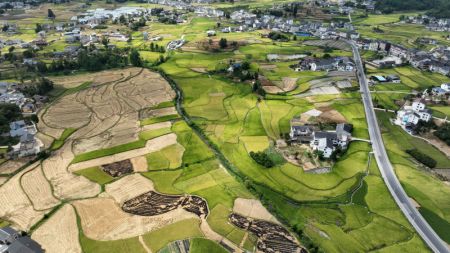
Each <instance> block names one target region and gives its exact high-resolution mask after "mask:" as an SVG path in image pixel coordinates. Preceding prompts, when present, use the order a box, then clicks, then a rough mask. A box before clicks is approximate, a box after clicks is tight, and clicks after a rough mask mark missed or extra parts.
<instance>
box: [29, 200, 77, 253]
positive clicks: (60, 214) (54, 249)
mask: <svg viewBox="0 0 450 253" xmlns="http://www.w3.org/2000/svg"><path fill="white" fill-rule="evenodd" d="M31 238H33V239H34V240H36V241H37V242H38V243H39V244H41V245H42V248H43V249H44V250H45V252H47V253H61V252H66V253H81V252H82V251H81V246H80V243H79V241H78V226H77V217H76V215H75V210H74V208H73V206H72V205H69V204H66V205H64V206H63V207H62V208H61V209H59V210H58V211H57V212H56V213H55V214H54V215H53V216H52V217H50V219H48V220H47V221H46V222H45V223H44V224H42V225H41V226H40V227H39V228H38V229H37V230H36V231H34V233H33V234H32V235H31Z"/></svg>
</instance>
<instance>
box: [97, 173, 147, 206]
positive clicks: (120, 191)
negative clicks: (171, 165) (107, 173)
mask: <svg viewBox="0 0 450 253" xmlns="http://www.w3.org/2000/svg"><path fill="white" fill-rule="evenodd" d="M153 189H154V187H153V183H152V181H150V180H149V179H147V178H145V177H143V176H141V175H140V174H133V175H129V176H126V177H123V178H121V179H119V180H117V181H115V182H114V183H111V184H108V185H106V188H105V191H106V193H107V194H108V195H109V196H111V197H113V198H114V199H115V200H116V201H117V203H119V204H122V203H123V202H125V201H126V200H129V199H132V198H135V197H137V196H139V195H141V194H144V193H146V192H148V191H152V190H153Z"/></svg>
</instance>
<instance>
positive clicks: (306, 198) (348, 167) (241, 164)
mask: <svg viewBox="0 0 450 253" xmlns="http://www.w3.org/2000/svg"><path fill="white" fill-rule="evenodd" d="M304 47H305V48H303V47H302V46H300V47H295V48H294V47H291V48H290V47H289V46H288V45H281V44H279V45H278V44H277V45H267V44H264V43H263V44H259V43H256V44H250V45H247V46H243V47H241V48H240V49H239V51H238V52H236V53H235V54H233V55H231V54H230V53H216V54H214V55H208V56H207V55H205V54H203V53H201V52H198V53H193V52H186V53H176V54H174V55H173V56H172V57H171V58H170V59H169V60H168V61H167V62H166V63H164V64H162V65H161V66H160V68H161V70H162V71H164V72H165V73H167V74H168V75H169V77H170V78H171V79H173V80H174V81H175V83H176V84H177V85H178V86H179V87H180V88H181V90H182V91H183V98H184V100H183V108H184V109H185V111H186V113H187V114H188V115H189V117H190V118H191V119H193V120H194V123H195V125H197V126H199V127H200V129H201V131H202V132H203V133H204V134H205V135H206V137H207V138H208V139H209V140H210V141H212V142H213V144H214V145H216V146H217V148H218V149H219V150H220V151H221V152H222V153H223V155H224V156H225V157H226V159H227V160H228V161H229V162H231V164H232V165H233V166H234V167H235V168H236V169H237V170H238V174H240V175H242V176H243V177H244V178H247V179H248V180H247V181H248V183H247V184H249V185H251V188H252V189H253V190H255V191H256V192H257V193H258V194H259V195H260V196H261V199H262V202H263V203H265V204H266V206H267V207H269V210H271V211H272V212H273V213H275V214H277V216H278V217H279V218H280V219H282V220H284V221H285V222H286V223H287V224H289V225H290V226H292V227H299V228H301V230H302V231H303V233H304V235H306V236H308V237H309V238H311V239H312V240H313V241H314V243H317V244H318V245H319V247H321V248H322V249H324V250H325V251H326V252H361V251H371V250H382V251H386V252H395V251H396V250H399V249H404V250H413V249H418V248H420V249H421V250H424V251H426V247H425V245H424V244H423V242H422V241H421V240H420V238H419V237H418V236H417V234H415V232H414V230H413V228H412V227H411V226H410V225H409V223H408V222H407V220H406V219H405V218H404V217H403V215H402V213H401V212H400V211H399V209H398V208H397V206H396V204H395V202H394V201H393V200H392V198H391V197H390V195H389V192H388V191H387V189H386V187H385V185H384V182H383V181H382V179H381V177H380V175H379V172H378V168H377V167H376V163H375V162H373V161H371V162H370V163H369V152H370V150H371V149H370V146H369V145H368V144H367V143H364V142H354V143H352V144H351V145H350V148H349V150H348V151H347V152H346V154H345V155H344V156H343V157H342V158H340V159H339V160H338V162H337V163H336V164H335V166H334V167H333V169H332V171H331V172H330V173H327V174H309V173H305V172H304V171H303V169H302V168H301V167H298V166H295V165H293V164H290V163H287V162H282V163H280V164H278V165H276V166H275V167H273V168H270V169H267V168H264V167H262V166H260V165H259V164H257V163H256V162H255V161H254V160H253V159H252V158H251V157H250V156H249V152H250V151H255V150H256V151H257V150H264V149H268V148H270V146H271V145H273V144H271V143H273V142H274V141H276V140H278V139H280V138H281V137H282V136H283V135H284V134H286V133H288V132H289V129H290V120H291V119H292V118H293V117H296V116H300V114H301V113H304V112H306V111H308V110H311V109H314V108H320V107H323V106H324V105H326V106H329V107H331V108H332V109H334V110H336V111H337V112H339V113H340V114H342V115H343V117H345V119H346V121H348V122H349V123H352V124H353V125H354V129H355V130H354V133H353V135H354V136H356V137H359V138H362V139H367V138H368V133H367V125H366V120H365V115H364V108H363V106H362V103H361V98H360V96H359V94H357V93H352V92H349V93H341V94H337V95H317V96H311V97H306V98H305V97H301V98H299V97H297V96H296V95H295V94H298V93H302V91H301V90H300V91H298V92H292V93H287V94H285V95H282V96H277V95H274V96H267V97H266V99H263V100H259V99H258V98H257V96H256V95H254V94H253V93H252V91H251V86H250V85H249V84H246V83H239V82H234V81H232V80H229V79H227V78H224V77H223V76H220V75H214V74H204V73H199V72H196V71H193V70H192V69H191V68H194V67H195V68H204V69H210V70H212V69H214V66H216V65H217V63H218V62H219V63H224V62H228V61H229V59H239V58H241V59H242V58H247V59H252V68H254V67H255V66H256V67H257V66H263V65H265V64H273V65H275V68H271V69H270V70H267V72H265V75H267V76H268V77H269V78H273V80H277V78H279V77H284V76H294V77H295V76H296V75H298V78H299V79H300V80H302V81H300V85H299V88H297V89H303V90H307V89H308V87H306V88H305V86H306V85H305V84H303V85H302V83H307V82H308V80H313V79H315V78H321V75H323V73H302V72H298V73H297V72H294V71H293V70H292V69H289V68H288V65H289V63H284V62H276V63H268V62H267V60H266V55H267V54H269V53H278V54H280V53H285V54H287V53H289V52H290V53H302V52H304V50H317V52H318V53H319V52H320V49H319V48H316V49H313V48H312V47H311V46H304ZM336 53H338V54H342V55H348V54H347V53H346V52H342V53H341V52H339V51H336ZM263 71H264V70H263ZM366 172H369V173H368V175H367V176H366V174H365V173H366ZM170 173H172V176H171V177H176V176H178V173H177V172H170ZM149 176H151V173H149ZM153 176H155V178H156V177H162V175H160V172H155V174H153ZM175 185H177V184H175ZM161 187H164V188H168V187H170V185H169V186H168V185H167V183H164V184H163V185H161ZM380 196H383V197H380ZM381 199H382V200H383V202H380V200H381ZM223 203H224V202H218V203H217V205H216V206H215V207H214V208H213V209H212V210H213V211H212V214H211V216H210V217H209V218H208V220H209V221H210V224H211V226H214V225H213V224H216V222H220V221H221V218H220V217H217V216H216V215H217V214H220V213H226V212H227V211H226V210H227V207H226V206H224V204H223ZM225 203H226V202H225ZM288 203H289V204H288ZM293 203H295V204H293ZM221 216H222V217H223V215H221ZM222 224H223V222H222ZM215 226H216V227H217V228H218V229H220V230H219V231H221V232H219V233H220V234H222V233H223V234H229V235H230V236H231V235H232V237H234V236H236V237H237V238H240V236H239V234H240V233H241V232H239V231H237V232H233V231H234V230H233V229H232V227H229V226H223V225H222V226H219V225H215ZM380 229H382V230H383V232H382V231H381V230H380ZM231 240H236V241H237V239H231Z"/></svg>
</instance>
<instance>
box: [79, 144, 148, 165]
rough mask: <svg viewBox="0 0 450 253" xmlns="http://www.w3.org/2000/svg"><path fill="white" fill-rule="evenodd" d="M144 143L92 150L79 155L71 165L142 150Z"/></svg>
mask: <svg viewBox="0 0 450 253" xmlns="http://www.w3.org/2000/svg"><path fill="white" fill-rule="evenodd" d="M145 143H146V141H145V140H138V141H135V142H130V143H126V144H122V145H119V146H115V147H111V148H106V149H99V150H94V151H91V152H87V153H83V154H79V155H76V156H75V157H74V158H73V160H72V163H79V162H83V161H87V160H92V159H95V158H99V157H104V156H109V155H114V154H117V153H122V152H125V151H129V150H133V149H138V148H143V147H144V146H145Z"/></svg>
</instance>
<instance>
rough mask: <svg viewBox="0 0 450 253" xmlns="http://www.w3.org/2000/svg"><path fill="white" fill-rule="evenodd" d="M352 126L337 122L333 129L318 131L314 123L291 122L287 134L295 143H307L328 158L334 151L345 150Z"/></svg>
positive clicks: (350, 136) (349, 139)
mask: <svg viewBox="0 0 450 253" xmlns="http://www.w3.org/2000/svg"><path fill="white" fill-rule="evenodd" d="M351 132H352V126H351V125H349V124H344V123H341V124H337V125H336V130H334V131H320V130H317V127H316V126H315V125H297V124H296V123H295V119H294V120H293V121H292V122H291V131H290V133H289V136H290V138H291V141H293V142H296V143H307V144H308V143H309V145H310V147H311V149H312V150H314V151H318V152H320V153H321V154H322V155H323V157H324V158H330V157H331V156H332V154H333V153H334V152H336V151H337V150H338V149H339V150H346V149H347V147H348V144H349V143H350V141H351V138H352V135H351Z"/></svg>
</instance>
